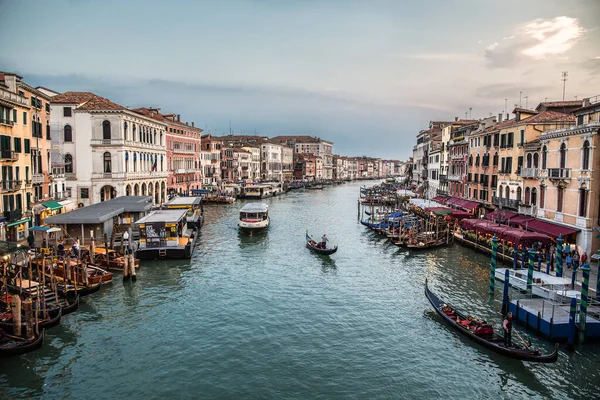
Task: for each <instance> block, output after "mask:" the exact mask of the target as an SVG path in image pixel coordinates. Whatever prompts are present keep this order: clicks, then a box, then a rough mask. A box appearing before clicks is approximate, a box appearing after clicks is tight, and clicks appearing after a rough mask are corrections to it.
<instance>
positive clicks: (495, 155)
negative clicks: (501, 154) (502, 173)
mask: <svg viewBox="0 0 600 400" xmlns="http://www.w3.org/2000/svg"><path fill="white" fill-rule="evenodd" d="M493 165H494V167H497V166H498V153H497V152H496V153H494V164H493Z"/></svg>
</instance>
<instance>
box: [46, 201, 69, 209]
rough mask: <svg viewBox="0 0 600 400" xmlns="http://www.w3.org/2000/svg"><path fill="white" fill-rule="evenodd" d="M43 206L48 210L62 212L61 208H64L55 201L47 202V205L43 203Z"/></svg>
mask: <svg viewBox="0 0 600 400" xmlns="http://www.w3.org/2000/svg"><path fill="white" fill-rule="evenodd" d="M42 205H43V206H44V207H46V208H47V209H48V210H60V209H61V208H63V207H64V206H63V205H62V204H60V203H59V202H58V201H54V200H50V201H47V202H45V203H42Z"/></svg>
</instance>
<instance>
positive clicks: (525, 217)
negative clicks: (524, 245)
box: [506, 214, 535, 226]
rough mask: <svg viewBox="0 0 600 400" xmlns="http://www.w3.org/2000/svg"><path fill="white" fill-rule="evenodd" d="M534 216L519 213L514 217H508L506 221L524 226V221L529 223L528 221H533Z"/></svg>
mask: <svg viewBox="0 0 600 400" xmlns="http://www.w3.org/2000/svg"><path fill="white" fill-rule="evenodd" d="M534 219H535V218H533V217H531V216H529V215H521V214H518V215H517V216H516V217H514V218H509V219H507V220H506V222H507V223H508V224H510V225H521V226H525V223H529V221H533V220H534Z"/></svg>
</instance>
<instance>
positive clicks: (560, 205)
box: [556, 186, 565, 212]
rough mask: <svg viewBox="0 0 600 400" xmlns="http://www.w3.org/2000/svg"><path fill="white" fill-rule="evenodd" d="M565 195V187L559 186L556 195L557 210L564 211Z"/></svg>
mask: <svg viewBox="0 0 600 400" xmlns="http://www.w3.org/2000/svg"><path fill="white" fill-rule="evenodd" d="M564 197H565V188H563V187H560V186H559V187H558V189H557V196H556V211H558V212H563V203H564Z"/></svg>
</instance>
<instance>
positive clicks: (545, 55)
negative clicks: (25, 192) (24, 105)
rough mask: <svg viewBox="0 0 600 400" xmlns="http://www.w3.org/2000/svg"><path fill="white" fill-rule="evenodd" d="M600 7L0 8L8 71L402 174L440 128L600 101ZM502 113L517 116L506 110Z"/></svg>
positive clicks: (171, 4)
mask: <svg viewBox="0 0 600 400" xmlns="http://www.w3.org/2000/svg"><path fill="white" fill-rule="evenodd" d="M598 16H600V0H569V1H565V0H527V1H522V0H501V1H500V0H453V1H448V0H419V1H413V0H411V1H403V0H393V1H392V0H390V1H384V0H371V1H353V0H321V1H317V0H286V1H280V0H262V1H261V0H220V1H216V0H215V1H200V0H199V1H185V0H171V1H166V0H163V1H155V0H127V1H121V0H97V1H96V0H53V1H43V0H0V37H2V38H3V39H4V40H2V45H1V48H2V50H1V51H0V71H5V72H16V73H18V74H19V75H21V76H23V78H24V80H25V81H26V82H27V83H29V84H30V85H33V86H44V87H48V88H50V89H53V90H55V91H58V92H64V91H92V92H94V93H96V94H98V95H101V96H103V97H106V98H108V99H110V100H112V101H114V102H116V103H118V104H121V105H123V106H128V107H142V106H152V107H159V108H161V110H162V112H164V113H177V114H181V119H182V120H184V121H188V122H192V121H194V122H195V123H196V126H199V127H201V128H203V129H206V130H207V131H208V132H211V133H213V134H215V135H222V134H228V133H229V132H230V121H231V131H232V132H233V133H235V134H241V133H244V134H254V133H256V134H259V135H264V136H269V137H272V136H277V135H311V136H317V137H320V138H322V139H326V140H330V141H333V142H334V152H335V153H337V154H342V155H349V156H361V155H367V156H371V157H381V158H386V159H400V160H407V159H408V157H410V156H411V155H412V148H413V146H414V145H415V144H416V135H417V134H418V132H419V130H422V129H427V127H428V124H429V121H432V120H434V121H445V120H453V119H454V118H455V117H460V118H464V117H465V116H467V117H471V118H473V119H476V118H482V117H486V116H489V115H490V114H493V115H497V114H498V113H501V112H505V111H508V112H510V111H511V110H512V109H513V108H514V106H515V104H520V105H521V106H522V107H526V106H527V107H529V108H534V107H535V106H536V105H537V104H538V103H539V102H540V101H544V100H545V99H547V100H561V99H562V96H563V80H562V73H563V71H567V72H568V75H567V81H566V85H565V87H566V89H565V100H574V99H575V98H578V99H582V98H584V97H591V96H596V95H599V94H600V29H599V28H600V18H598ZM505 105H507V107H506V108H507V109H508V110H506V109H505Z"/></svg>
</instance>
